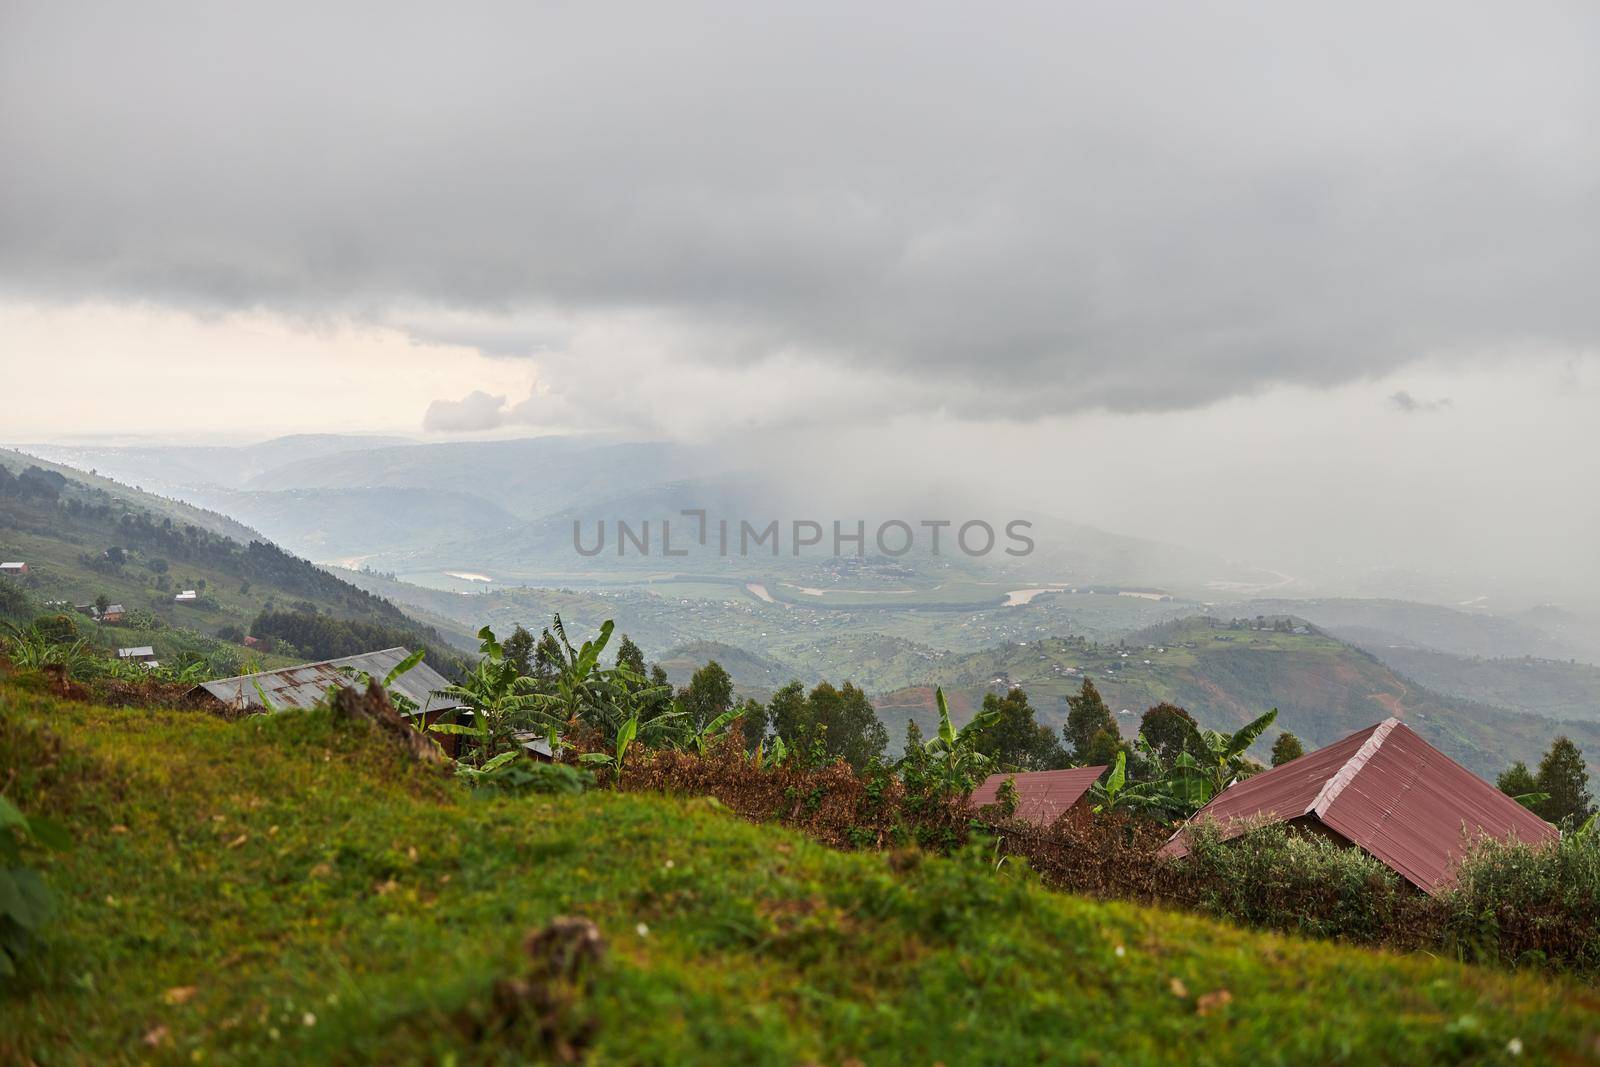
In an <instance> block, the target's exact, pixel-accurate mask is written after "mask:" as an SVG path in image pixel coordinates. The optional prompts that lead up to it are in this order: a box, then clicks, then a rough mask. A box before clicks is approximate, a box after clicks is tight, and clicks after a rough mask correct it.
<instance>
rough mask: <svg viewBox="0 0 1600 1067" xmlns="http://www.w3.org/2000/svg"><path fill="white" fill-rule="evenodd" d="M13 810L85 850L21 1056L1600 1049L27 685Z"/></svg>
mask: <svg viewBox="0 0 1600 1067" xmlns="http://www.w3.org/2000/svg"><path fill="white" fill-rule="evenodd" d="M42 752H47V753H50V754H51V756H50V758H48V759H40V758H39V753H42ZM0 782H6V783H9V784H8V785H7V786H6V787H5V790H4V792H5V795H6V796H7V797H9V798H12V799H13V800H15V801H17V802H18V803H19V804H20V806H21V807H22V808H23V809H24V810H27V811H29V812H37V813H39V814H41V815H45V816H47V817H49V818H52V819H55V820H56V821H58V822H60V823H62V824H63V825H65V826H67V827H68V828H69V829H70V831H71V832H72V834H73V836H74V837H76V838H78V839H79V841H80V842H81V844H80V847H78V848H76V849H74V850H73V851H71V852H68V853H63V854H59V855H54V856H50V857H48V858H47V859H46V860H44V861H43V862H42V869H43V872H44V875H45V877H46V878H47V879H48V881H49V882H50V883H51V885H52V886H53V887H54V889H55V892H56V893H57V894H58V895H59V897H60V898H61V900H62V908H61V910H60V913H59V915H58V916H57V918H56V921H55V922H54V924H53V925H51V926H49V927H48V928H47V931H48V944H47V951H45V952H43V953H40V954H36V955H30V956H29V957H27V958H25V960H24V961H23V966H22V968H21V971H20V974H19V976H18V979H17V980H16V981H15V982H14V984H13V985H12V987H11V988H10V990H9V992H8V993H7V994H6V995H5V998H4V999H3V1000H0V1058H3V1059H7V1060H16V1061H23V1062H25V1061H27V1060H29V1059H31V1060H33V1061H35V1062H38V1063H40V1064H49V1063H58V1062H65V1061H75V1060H80V1061H81V1060H89V1061H98V1062H108V1061H110V1062H118V1061H132V1060H137V1059H143V1058H148V1057H155V1058H161V1059H171V1060H180V1059H182V1060H189V1059H192V1058H197V1056H196V1054H197V1053H198V1054H199V1056H200V1057H203V1058H204V1059H205V1060H206V1061H207V1062H215V1061H222V1062H251V1063H263V1062H282V1063H305V1062H328V1061H352V1060H360V1061H368V1062H371V1061H380V1062H440V1061H443V1060H447V1059H448V1060H450V1061H453V1062H457V1063H488V1062H505V1061H509V1060H515V1059H524V1058H533V1059H545V1058H553V1057H554V1056H555V1054H556V1052H557V1051H559V1050H562V1049H568V1050H571V1049H576V1050H577V1051H580V1052H583V1053H587V1054H588V1055H590V1056H592V1057H593V1058H594V1059H596V1060H598V1061H601V1062H630V1063H682V1062H773V1063H796V1062H807V1061H816V1062H830V1063H831V1062H841V1061H843V1060H845V1059H848V1058H852V1057H854V1058H858V1059H861V1060H863V1061H865V1062H870V1063H902V1062H903V1063H919V1064H926V1063H929V1062H933V1061H935V1060H943V1061H944V1062H948V1063H963V1064H967V1063H1016V1062H1032V1061H1037V1060H1039V1059H1074V1060H1084V1061H1094V1060H1100V1061H1103V1062H1164V1061H1171V1062H1184V1063H1190V1062H1197V1061H1198V1062H1239V1061H1245V1060H1261V1061H1263V1062H1327V1061H1334V1060H1342V1061H1347V1062H1375V1061H1382V1062H1387V1063H1438V1062H1465V1061H1471V1062H1497V1061H1501V1060H1505V1061H1509V1060H1511V1059H1512V1058H1514V1051H1513V1050H1515V1051H1520V1052H1521V1053H1522V1055H1523V1057H1524V1058H1525V1059H1529V1060H1533V1061H1545V1060H1555V1059H1561V1058H1567V1059H1571V1060H1574V1061H1576V1060H1581V1059H1584V1058H1586V1057H1588V1056H1590V1055H1592V1050H1593V1045H1592V1042H1593V1040H1594V1036H1595V1026H1596V1023H1595V1016H1594V1002H1593V999H1592V997H1591V996H1590V995H1589V994H1587V993H1585V992H1583V991H1582V990H1580V989H1578V988H1576V987H1574V986H1572V985H1570V984H1567V983H1565V982H1562V981H1554V980H1546V979H1540V978H1537V977H1534V976H1528V975H1522V976H1514V975H1503V974H1496V973H1492V972H1486V971H1479V970H1474V969H1472V968H1469V967H1463V966H1461V965H1458V964H1455V963H1452V962H1447V961H1444V960H1440V959H1435V958H1426V957H1421V956H1417V957H1397V956H1393V955H1388V954H1383V953H1373V952H1368V951H1362V950H1357V949H1352V948H1341V947H1337V946H1331V945H1328V944H1325V943H1311V942H1305V941H1300V940H1296V939H1292V938H1283V937H1277V936H1265V935H1259V934H1251V933H1248V932H1245V931H1242V930H1239V929H1236V928H1233V927H1228V926H1224V925H1219V924H1216V923H1213V922H1209V921H1205V920H1201V919H1198V918H1192V917H1186V916H1182V915H1177V914H1173V913H1169V912H1165V911H1161V910H1152V909H1143V908H1138V907H1134V906H1130V905H1124V904H1115V903H1093V902H1089V901H1085V900H1081V899H1076V898H1071V897H1063V896H1059V895H1056V894H1053V893H1049V892H1046V891H1043V890H1041V889H1040V888H1038V887H1037V886H1036V885H1034V884H1033V882H1032V880H1031V879H1030V878H1029V877H1028V876H1027V875H1026V871H1025V869H1024V868H1022V867H1020V866H1019V865H1018V864H1016V863H1015V862H1008V863H1006V864H1004V865H1002V866H1001V867H1000V868H999V870H998V871H996V870H995V868H994V865H993V863H992V862H990V859H989V854H988V853H987V852H984V851H973V852H971V853H966V854H963V855H961V856H958V857H956V858H953V859H949V860H946V859H938V858H931V857H930V858H921V857H917V856H895V857H889V858H887V859H886V858H885V857H883V856H880V855H875V854H853V855H852V854H843V853H838V852H833V851H830V850H828V849H826V848H823V847H821V846H820V845H817V844H814V843H812V842H811V841H808V840H806V839H805V838H803V837H800V836H798V835H796V834H793V833H790V832H787V831H782V830H778V829H774V828H771V827H762V826H752V825H748V824H746V823H744V822H742V821H740V820H738V819H735V818H732V817H730V816H729V815H728V814H726V813H725V812H723V811H722V810H721V809H720V806H719V805H717V804H714V803H710V802H707V801H704V800H695V799H688V798H672V797H663V796H651V795H631V794H628V793H622V794H616V793H612V792H611V791H601V792H589V793H584V794H582V795H577V796H571V795H567V796H560V795H552V794H547V793H530V794H528V795H525V796H509V795H501V794H495V795H474V794H471V793H468V792H466V791H464V790H463V789H461V788H460V787H458V786H455V785H452V784H451V783H450V782H449V781H448V780H447V779H440V778H438V777H437V776H436V775H435V774H434V773H432V772H430V771H427V770H426V769H424V768H422V767H420V766H418V765H415V764H412V763H409V762H408V761H407V760H406V759H405V758H404V757H403V756H402V755H401V750H400V749H399V748H397V747H395V746H392V745H389V744H386V743H385V742H384V741H383V740H382V739H381V738H380V735H379V734H378V732H377V731H376V730H375V729H373V728H372V727H371V726H370V725H368V724H366V723H364V722H360V721H339V720H336V719H335V718H334V717H333V716H332V715H331V714H330V713H328V712H324V711H317V712H309V713H287V714H281V715H277V716H267V717H257V718H253V719H247V720H243V721H240V722H234V723H227V722H223V721H221V720H218V719H214V718H210V717H208V716H204V715H197V714H186V713H176V712H163V711H148V710H137V711H128V710H115V709H108V708H100V707H92V706H85V705H78V704H70V703H62V702H58V701H55V700H53V699H50V698H47V697H44V696H41V695H38V694H36V693H34V692H32V691H27V690H23V689H19V688H17V687H16V686H15V685H5V686H4V687H3V688H0ZM560 915H577V916H582V917H584V918H586V919H588V920H591V921H592V922H593V923H595V924H596V926H597V928H598V932H599V934H600V935H601V936H602V937H603V938H604V941H605V944H606V950H605V952H604V954H603V956H602V957H600V958H598V959H595V960H594V961H593V963H592V965H591V966H590V967H589V968H588V969H587V970H585V971H583V972H582V974H581V975H580V976H578V977H574V978H572V979H571V980H570V981H560V982H558V981H556V979H555V978H554V977H552V973H553V969H552V967H551V966H550V965H549V962H548V960H547V959H545V957H543V956H540V955H537V953H538V952H539V951H540V947H541V946H545V945H548V944H549V943H550V937H551V936H552V935H549V934H547V935H545V937H544V938H543V939H542V940H537V941H534V942H532V943H531V946H530V949H531V951H532V952H534V953H535V955H530V950H525V949H523V948H522V947H521V946H522V941H523V938H524V934H525V933H526V932H528V931H531V930H541V929H546V928H547V924H549V923H550V922H551V920H552V919H554V918H555V917H556V916H560ZM558 929H559V928H558ZM530 987H531V988H530ZM519 990H521V991H522V993H523V994H524V995H520V996H519V995H517V994H518V991H519ZM530 997H532V1000H533V1001H537V1002H538V1003H540V1004H542V1005H543V1007H542V1008H541V1009H539V1010H535V1009H533V1008H532V1007H530V1006H529V1005H530V1003H531V1002H532V1001H530V999H529V998H530Z"/></svg>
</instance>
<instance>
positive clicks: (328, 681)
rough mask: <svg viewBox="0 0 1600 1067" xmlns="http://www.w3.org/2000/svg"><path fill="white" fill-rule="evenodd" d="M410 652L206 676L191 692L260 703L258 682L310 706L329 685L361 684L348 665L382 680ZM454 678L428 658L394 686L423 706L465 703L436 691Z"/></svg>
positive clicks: (240, 703) (276, 700)
mask: <svg viewBox="0 0 1600 1067" xmlns="http://www.w3.org/2000/svg"><path fill="white" fill-rule="evenodd" d="M410 654H411V653H410V652H408V651H406V650H405V649H403V648H386V649H384V650H383V651H381V652H363V653H361V654H360V655H359V656H345V657H343V658H341V659H329V660H323V661H321V662H319V663H302V664H300V665H299V666H296V667H283V668H280V669H279V670H275V671H262V672H261V673H259V674H241V675H239V676H238V677H237V678H219V679H217V680H216V681H213V682H202V683H201V684H200V685H198V686H196V687H195V688H194V689H193V690H191V692H199V691H200V690H202V689H203V690H205V691H206V692H208V693H210V694H211V695H212V696H214V697H216V698H217V699H218V700H220V701H222V702H223V703H224V704H226V705H228V706H229V707H232V708H260V707H263V706H264V705H263V704H262V702H261V694H260V693H258V692H257V691H256V689H257V686H259V687H260V689H261V690H262V691H263V692H265V693H266V694H267V699H268V700H270V701H271V702H272V706H273V707H274V708H279V709H282V708H310V707H315V706H316V704H317V702H318V701H320V700H321V699H322V698H323V697H324V696H326V695H327V693H328V688H329V687H330V686H340V687H346V686H352V685H355V684H356V679H355V678H353V677H351V675H350V674H349V673H347V669H348V670H351V671H365V672H366V673H367V674H368V675H369V676H370V677H371V678H373V679H374V680H376V681H378V682H382V681H383V679H384V678H385V676H387V675H388V673H389V672H390V671H392V670H394V668H395V667H397V666H399V664H400V661H401V660H403V659H405V658H406V657H407V656H409V655H410ZM449 684H450V682H449V680H448V679H446V678H445V677H444V676H443V675H442V674H440V673H439V672H438V671H436V670H434V669H433V668H432V667H430V666H428V665H427V664H426V663H419V664H417V665H416V666H415V667H413V668H411V669H410V670H409V671H407V672H406V673H404V674H402V675H401V676H400V677H399V678H396V679H395V681H394V684H393V685H391V686H390V687H389V688H390V689H391V690H393V691H395V692H398V693H403V694H404V695H406V696H407V697H410V698H411V699H412V700H414V701H416V703H417V707H418V708H419V709H420V710H421V711H423V712H431V711H438V710H439V709H441V708H454V707H458V706H460V701H458V700H454V699H452V698H449V697H439V696H434V693H435V692H436V691H438V690H440V689H443V688H444V687H445V686H447V685H449Z"/></svg>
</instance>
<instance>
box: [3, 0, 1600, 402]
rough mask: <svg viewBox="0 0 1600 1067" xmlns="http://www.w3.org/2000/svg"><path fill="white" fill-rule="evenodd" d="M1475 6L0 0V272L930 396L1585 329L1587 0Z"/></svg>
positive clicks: (1127, 385)
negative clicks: (931, 388) (598, 326)
mask: <svg viewBox="0 0 1600 1067" xmlns="http://www.w3.org/2000/svg"><path fill="white" fill-rule="evenodd" d="M1475 8H1476V6H1475V5H1467V6H1463V5H1457V4H1445V3H1437V4H1421V5H1415V4H1414V5H1405V6H1404V7H1396V6H1395V5H1350V4H1347V5H1335V6H1329V7H1326V8H1321V9H1313V8H1303V7H1298V6H1296V7H1294V8H1292V9H1291V7H1290V5H1261V6H1260V7H1258V8H1256V9H1255V10H1253V11H1251V10H1250V9H1248V8H1245V7H1242V6H1214V7H1213V6H1208V5H1199V4H1174V5H1172V6H1171V7H1169V8H1167V9H1165V10H1161V11H1157V10H1155V9H1154V8H1152V7H1150V6H1148V5H1121V4H1105V5H1101V4H1048V5H1027V6H1020V7H1010V8H1000V7H996V6H991V5H957V6H951V7H942V6H932V5H925V4H900V5H895V6H892V7H891V6H888V5H847V6H845V5H841V6H837V7H830V6H828V5H822V4H806V5H788V6H786V7H785V8H779V7H777V6H774V5H767V4H757V5H749V4H745V5H735V4H729V5H726V6H723V7H719V8H714V7H697V8H693V9H691V8H687V7H679V6H676V5H639V6H637V7H618V6H612V5H600V4H594V5H589V4H583V5H562V6H555V5H549V6H535V5H527V4H512V3H507V4H500V5H483V4H451V5H436V6H435V7H434V9H433V10H432V11H431V12H429V13H426V14H424V13H422V12H421V11H420V9H417V8H414V7H410V6H397V5H391V4H381V5H372V6H370V7H363V6H361V5H355V4H340V5H324V4H317V5H294V4H285V3H274V4H270V5H258V6H253V7H250V8H245V7H243V6H241V5H205V4H193V5H181V6H175V5H106V6H98V5H97V6H94V7H93V8H89V7H79V6H77V5H74V4H65V3H36V4H18V3H7V4H5V5H4V6H3V7H0V12H3V14H0V20H3V25H0V293H5V294H10V295H14V296H22V297H28V298H41V299H79V298H84V297H93V298H98V297H108V298H119V299H120V298H131V299H148V300H154V301H158V302H162V303H166V304H170V305H174V306H178V307H183V308H190V309H194V310H199V311H208V310H219V309H230V308H237V307H266V308H270V309H275V310H281V311H285V312H289V313H295V314H309V315H318V314H326V313H354V314H356V315H360V316H363V317H370V318H373V319H377V320H381V321H390V322H406V321H409V320H411V319H413V318H415V317H416V316H417V315H418V314H419V311H418V309H424V317H425V312H426V311H427V310H428V309H444V310H445V311H447V312H448V313H449V316H452V318H450V320H449V321H451V322H453V323H454V324H455V325H454V326H453V327H452V329H453V333H452V334H451V336H453V337H454V338H455V339H457V340H462V341H466V342H469V343H470V342H473V341H478V342H479V343H482V344H484V346H485V348H486V349H487V350H489V351H493V352H511V353H516V352H523V351H533V350H537V349H538V348H540V347H541V346H547V345H548V344H549V343H550V337H551V335H550V334H549V333H548V331H543V330H535V331H533V332H532V333H531V334H529V335H528V336H526V337H524V336H522V335H520V334H518V333H517V332H516V331H515V330H514V329H508V328H504V327H501V326H499V325H497V323H500V322H502V321H507V322H509V321H514V320H515V319H516V317H517V316H518V315H520V314H523V313H530V312H531V313H538V314H558V315H564V316H568V317H571V318H574V319H585V318H587V319H594V318H604V317H605V316H607V315H610V314H615V313H628V314H635V315H637V314H648V315H652V316H655V317H657V318H658V319H659V320H660V321H662V322H665V323H670V324H671V326H672V332H673V336H674V337H676V338H678V339H679V341H680V343H679V344H677V345H676V346H675V347H674V348H673V349H672V350H671V351H668V352H664V353H663V355H662V358H668V359H684V360H697V361H710V362H714V363H715V362H728V363H750V362H754V361H757V360H761V359H764V358H769V357H771V356H773V355H774V354H775V353H787V354H790V355H793V354H795V353H801V354H803V355H804V356H805V358H808V359H813V360H817V361H829V362H833V363H836V364H840V365H844V366H850V367H872V368H875V369H878V370H882V371H886V372H889V373H892V374H898V375H901V376H903V377H904V378H905V379H906V380H907V381H908V382H910V381H915V382H918V383H921V384H922V385H927V384H928V383H935V384H939V383H942V384H943V385H944V386H945V387H946V388H947V390H948V397H949V400H948V406H949V407H951V408H952V409H962V408H969V407H970V408H982V409H991V408H992V407H993V406H994V405H995V404H996V403H998V402H1002V401H1003V397H1004V396H1005V395H1007V394H1010V393H1013V392H1014V391H1015V390H1016V389H1017V388H1018V387H1019V386H1021V385H1026V386H1027V388H1028V390H1029V398H1030V402H1031V403H1032V404H1035V405H1073V404H1103V405H1107V406H1111V407H1114V408H1118V409H1141V408H1160V407H1181V406H1185V405H1192V404H1196V403H1202V402H1205V401H1208V400H1211V399H1215V398H1217V397H1222V396H1227V395H1231V394H1237V393H1244V392H1250V391H1253V390H1257V389H1260V388H1262V387H1264V386H1266V385H1269V384H1271V383H1274V382H1283V381H1289V382H1301V383H1309V384H1325V383H1332V382H1338V381H1346V380H1350V379H1352V378H1357V377H1361V376H1367V375H1377V374H1381V373H1383V372H1385V371H1387V370H1390V369H1392V368H1394V367H1395V366H1397V365H1400V364H1402V363H1404V362H1405V361H1408V360H1411V359H1413V358H1416V357H1418V356H1421V355H1424V354H1426V355H1430V356H1435V357H1437V356H1441V355H1442V356H1445V357H1448V356H1449V355H1451V354H1452V353H1456V352H1468V353H1477V352H1481V351H1483V350H1486V349H1493V350H1506V349H1507V348H1508V347H1510V346H1515V345H1516V344H1519V343H1523V342H1536V343H1542V344H1556V345H1561V344H1580V345H1593V344H1594V343H1596V341H1597V339H1600V302H1597V301H1595V300H1594V299H1593V298H1592V287H1593V279H1594V278H1595V277H1596V276H1597V274H1600V241H1597V239H1596V237H1595V227H1594V226H1593V219H1594V218H1595V217H1596V215H1597V209H1600V160H1597V152H1600V128H1597V127H1600V123H1597V116H1600V85H1597V84H1596V77H1595V75H1594V74H1593V73H1592V72H1593V71H1594V70H1595V69H1596V68H1595V65H1594V63H1593V62H1592V61H1593V58H1594V55H1595V47H1596V44H1597V43H1600V42H1597V32H1596V27H1597V25H1600V22H1597V18H1596V15H1595V14H1594V12H1595V10H1596V9H1594V8H1592V7H1589V6H1587V5H1580V4H1573V5H1568V6H1559V5H1537V6H1534V5H1519V6H1515V7H1513V6H1510V5H1507V6H1505V7H1501V8H1498V9H1497V10H1498V11H1499V14H1498V15H1491V14H1486V13H1485V12H1483V11H1482V10H1477V9H1475ZM467 320H472V321H467ZM474 323H475V324H474ZM434 329H435V328H434V327H429V328H426V329H419V336H425V337H434V336H437V333H436V332H430V330H434ZM557 337H558V343H559V334H557ZM452 403H455V402H452ZM460 403H466V404H470V403H473V401H472V398H470V397H469V398H468V401H466V402H460ZM486 410H487V409H486V408H485V407H484V405H483V404H482V403H481V402H480V403H477V406H476V407H473V408H472V410H470V411H469V410H466V409H464V408H460V407H453V408H447V409H441V411H440V412H439V414H438V415H437V416H435V417H436V418H439V419H445V420H447V421H448V420H450V419H458V420H466V421H468V422H471V421H474V419H476V420H477V421H482V420H484V419H489V418H493V417H495V416H494V415H493V414H492V413H489V414H485V411H486ZM497 410H498V409H497Z"/></svg>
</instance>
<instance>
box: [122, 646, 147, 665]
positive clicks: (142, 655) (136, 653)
mask: <svg viewBox="0 0 1600 1067" xmlns="http://www.w3.org/2000/svg"><path fill="white" fill-rule="evenodd" d="M117 658H118V659H127V660H132V661H134V662H135V663H150V662H152V661H154V660H155V658H156V650H155V649H153V648H151V647H150V646H149V645H135V646H134V647H132V648H119V649H117Z"/></svg>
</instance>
